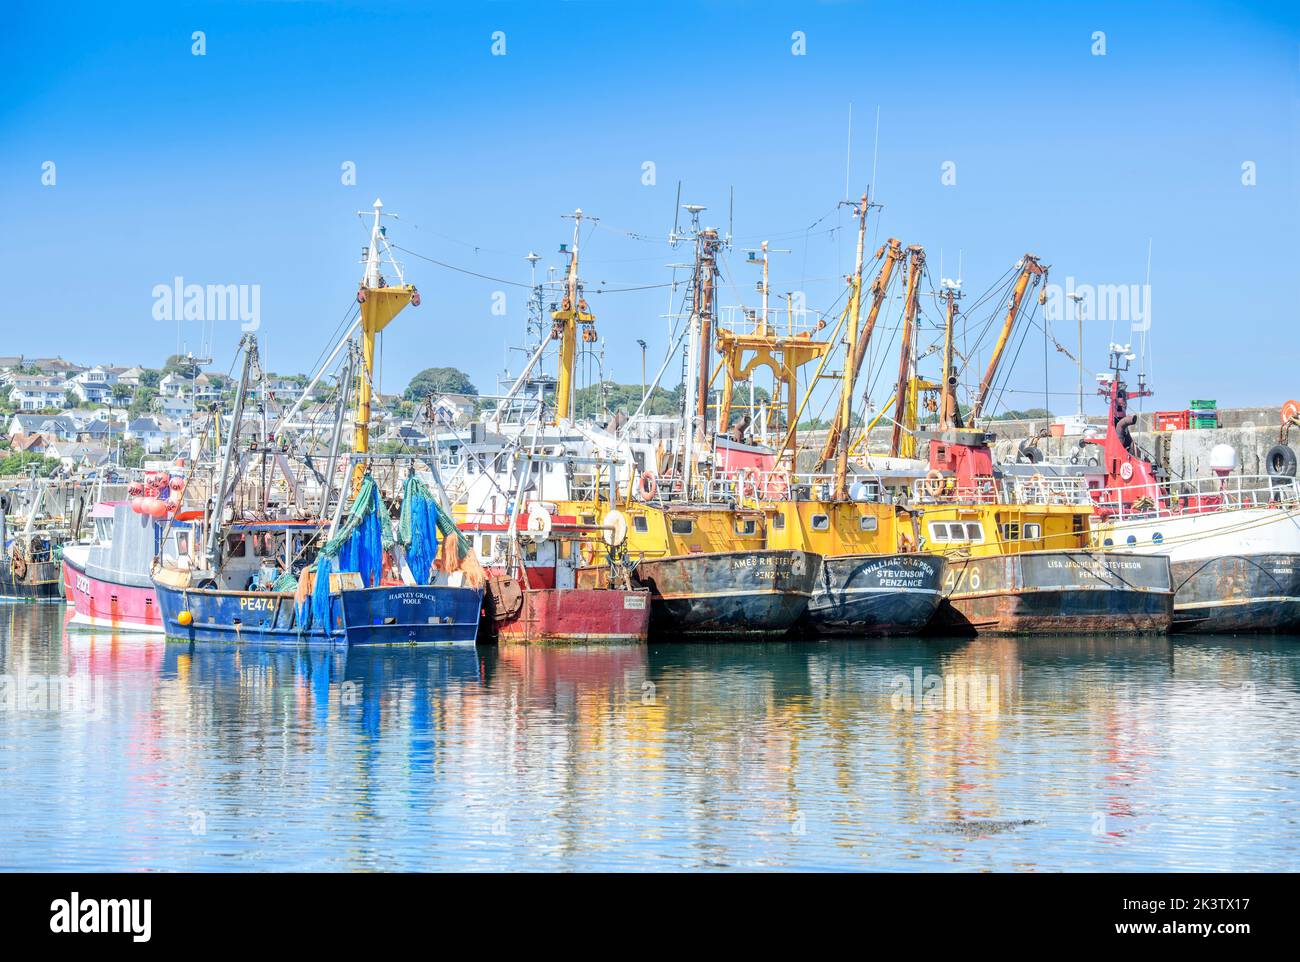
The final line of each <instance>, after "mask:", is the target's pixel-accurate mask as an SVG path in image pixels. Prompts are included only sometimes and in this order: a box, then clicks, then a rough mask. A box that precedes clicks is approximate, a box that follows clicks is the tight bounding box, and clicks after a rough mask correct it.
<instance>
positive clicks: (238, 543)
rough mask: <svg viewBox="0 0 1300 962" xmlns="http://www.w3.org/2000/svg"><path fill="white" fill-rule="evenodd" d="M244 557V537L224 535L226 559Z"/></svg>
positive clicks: (240, 535)
mask: <svg viewBox="0 0 1300 962" xmlns="http://www.w3.org/2000/svg"><path fill="white" fill-rule="evenodd" d="M245 555H246V551H245V548H244V536H243V535H242V534H228V535H226V557H227V558H243V557H245Z"/></svg>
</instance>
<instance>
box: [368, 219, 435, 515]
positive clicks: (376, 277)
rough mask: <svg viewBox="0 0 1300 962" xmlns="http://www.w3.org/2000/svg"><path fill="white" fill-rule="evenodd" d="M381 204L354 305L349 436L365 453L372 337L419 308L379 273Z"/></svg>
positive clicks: (413, 294) (411, 292) (405, 287)
mask: <svg viewBox="0 0 1300 962" xmlns="http://www.w3.org/2000/svg"><path fill="white" fill-rule="evenodd" d="M383 207H384V205H383V202H382V201H380V200H376V201H375V205H374V212H375V221H374V225H373V227H372V228H371V230H370V247H369V248H367V250H366V273H365V277H364V278H362V281H361V287H360V289H358V291H357V302H358V303H359V304H360V305H361V362H362V363H361V371H360V373H359V374H358V376H357V381H358V383H357V411H356V424H355V425H354V430H353V437H352V451H353V453H355V454H366V453H367V452H369V450H370V403H371V400H372V396H373V392H374V390H375V388H376V386H377V385H376V384H375V335H377V334H378V333H379V332H380V331H382V330H383V329H384V328H385V327H387V326H388V324H389V322H390V321H391V320H392V319H393V318H394V317H396V316H397V315H398V313H399V312H401V310H402V309H403V308H404V307H406V305H407V304H413V305H415V306H417V307H418V306H419V304H420V295H419V292H417V291H416V289H415V287H414V286H412V285H410V284H399V285H398V286H397V287H389V286H388V285H387V284H386V283H385V282H384V278H383V277H382V276H381V275H380V273H379V246H380V245H381V244H383V245H385V246H387V244H388V241H387V239H386V238H385V236H384V235H385V231H384V228H383V226H382V225H381V224H380V222H379V221H380V216H381V212H382V210H383ZM394 267H395V269H397V279H398V280H399V281H402V280H403V278H402V272H401V270H400V269H399V268H396V265H394ZM365 473H366V464H365V462H364V461H358V462H357V464H356V466H355V467H354V468H353V470H352V491H353V493H354V494H355V493H356V491H357V489H358V488H360V487H361V479H362V478H363V477H365Z"/></svg>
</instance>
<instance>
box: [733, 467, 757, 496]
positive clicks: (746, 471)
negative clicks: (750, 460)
mask: <svg viewBox="0 0 1300 962" xmlns="http://www.w3.org/2000/svg"><path fill="white" fill-rule="evenodd" d="M746 485H748V486H749V487H750V489H751V490H752V491H753V496H754V497H755V498H757V497H758V479H757V478H756V477H755V475H754V471H753V469H752V468H741V469H740V470H739V471H737V472H736V497H738V498H743V497H744V496H745V486H746Z"/></svg>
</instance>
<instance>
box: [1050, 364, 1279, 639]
mask: <svg viewBox="0 0 1300 962" xmlns="http://www.w3.org/2000/svg"><path fill="white" fill-rule="evenodd" d="M1131 359H1132V358H1131V355H1130V354H1129V353H1128V351H1127V348H1126V347H1125V346H1122V345H1112V348H1111V352H1110V374H1109V377H1107V378H1105V379H1104V380H1103V381H1102V383H1101V385H1100V387H1099V389H1098V393H1099V394H1101V395H1102V396H1103V397H1105V398H1107V403H1108V414H1107V418H1106V431H1105V433H1104V434H1103V435H1101V436H1099V437H1092V438H1084V440H1083V444H1085V445H1090V446H1095V447H1096V448H1098V449H1099V451H1098V455H1099V458H1096V460H1099V461H1100V464H1099V465H1098V466H1097V467H1098V469H1099V473H1098V472H1096V471H1093V472H1089V471H1087V470H1086V469H1084V470H1082V471H1079V476H1080V477H1083V478H1084V479H1086V483H1088V485H1089V489H1090V493H1091V496H1092V503H1093V508H1094V511H1095V520H1094V522H1093V525H1092V537H1093V543H1094V545H1095V546H1098V547H1102V548H1107V549H1111V550H1112V551H1113V552H1114V553H1115V554H1117V555H1121V556H1126V557H1133V558H1146V557H1161V558H1166V559H1168V561H1169V563H1170V566H1171V571H1172V577H1173V585H1174V608H1173V627H1174V629H1176V630H1180V631H1200V632H1238V631H1295V630H1298V629H1300V486H1298V485H1297V483H1296V479H1295V478H1294V477H1291V476H1288V475H1287V474H1286V473H1284V472H1282V471H1278V472H1276V473H1274V474H1272V475H1268V476H1254V475H1243V474H1239V473H1237V453H1236V451H1235V449H1233V448H1232V447H1231V446H1229V445H1219V446H1218V447H1216V448H1215V450H1214V451H1212V452H1211V465H1212V470H1213V476H1212V477H1203V478H1189V479H1182V480H1171V479H1169V478H1166V477H1163V476H1162V475H1163V472H1162V471H1161V470H1160V469H1159V468H1158V467H1157V466H1156V464H1155V463H1154V460H1153V459H1152V458H1151V456H1150V455H1149V454H1147V453H1146V452H1144V451H1143V450H1142V449H1141V448H1140V447H1139V446H1138V445H1137V443H1136V442H1135V440H1134V438H1133V436H1132V431H1131V428H1132V426H1133V424H1134V421H1135V418H1134V415H1133V414H1131V413H1130V412H1129V410H1128V402H1129V400H1130V399H1132V398H1135V397H1148V396H1150V394H1151V391H1150V389H1149V388H1148V387H1147V385H1146V384H1145V383H1143V378H1141V377H1140V376H1139V379H1138V385H1137V387H1136V389H1131V388H1130V387H1129V386H1128V385H1127V384H1126V383H1125V381H1124V374H1125V372H1126V371H1127V370H1128V367H1129V363H1130V361H1131ZM1040 470H1041V469H1040ZM1065 470H1066V471H1067V472H1068V471H1069V469H1068V468H1067V469H1065Z"/></svg>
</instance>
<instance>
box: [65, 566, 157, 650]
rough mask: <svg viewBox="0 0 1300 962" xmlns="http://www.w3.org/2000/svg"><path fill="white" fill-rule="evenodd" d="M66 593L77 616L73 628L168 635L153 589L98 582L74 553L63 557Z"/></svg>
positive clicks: (72, 623) (105, 581) (74, 616)
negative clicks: (164, 633) (164, 632)
mask: <svg viewBox="0 0 1300 962" xmlns="http://www.w3.org/2000/svg"><path fill="white" fill-rule="evenodd" d="M63 590H64V598H66V599H67V602H68V604H70V605H72V607H73V611H74V612H75V613H74V615H73V617H72V620H71V621H69V622H68V624H69V625H71V626H74V627H83V628H96V629H100V628H102V629H107V630H110V631H144V632H151V633H154V634H162V633H163V631H164V626H163V617H162V610H161V609H160V608H159V607H158V596H157V593H156V592H155V591H154V589H153V585H149V586H148V587H141V586H139V585H132V584H126V583H119V582H113V581H107V580H105V579H103V578H97V577H95V576H94V575H92V574H89V573H88V572H87V571H86V569H85V567H83V565H82V564H80V563H78V558H77V555H76V553H75V552H74V551H72V550H71V549H67V550H65V552H64V556H63Z"/></svg>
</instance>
